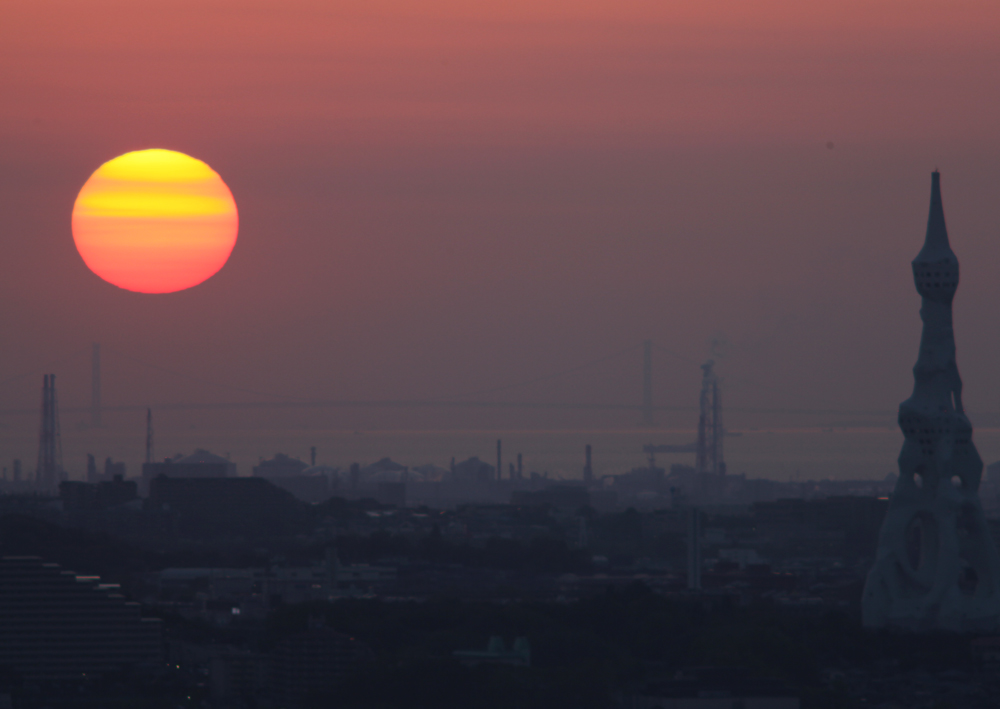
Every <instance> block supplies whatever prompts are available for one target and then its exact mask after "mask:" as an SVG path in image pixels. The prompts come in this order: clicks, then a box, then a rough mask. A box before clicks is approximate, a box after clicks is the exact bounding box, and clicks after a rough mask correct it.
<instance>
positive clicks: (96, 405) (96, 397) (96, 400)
mask: <svg viewBox="0 0 1000 709" xmlns="http://www.w3.org/2000/svg"><path fill="white" fill-rule="evenodd" d="M90 365H91V367H90V425H91V426H93V427H94V428H100V427H101V345H100V344H99V343H97V342H95V343H94V346H93V353H92V355H91V360H90Z"/></svg>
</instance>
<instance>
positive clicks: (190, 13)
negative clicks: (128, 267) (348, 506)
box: [0, 0, 1000, 426]
mask: <svg viewBox="0 0 1000 709" xmlns="http://www.w3.org/2000/svg"><path fill="white" fill-rule="evenodd" d="M998 37H1000V5H998V4H997V3H996V2H993V1H992V0H981V1H979V2H961V1H958V2H950V3H941V2H919V1H917V0H898V1H892V2H880V1H877V0H863V1H854V2H851V1H847V2H845V1H838V2H824V3H815V2H802V1H801V0H781V1H774V2H746V1H745V0H734V1H725V2H715V1H711V0H707V1H702V2H690V0H687V1H683V2H670V1H669V0H655V1H651V2H628V3H620V2H610V1H608V2H581V1H580V0H573V1H569V0H567V1H565V2H562V1H559V2H555V1H546V0H533V1H532V2H526V1H525V2H519V1H510V0H507V1H505V2H502V3H494V2H479V3H471V2H467V1H466V2H458V1H457V0H456V1H447V2H444V1H442V2H412V1H410V0H405V1H404V0H387V1H384V2H379V1H373V0H365V1H364V2H361V1H360V0H358V1H355V2H337V1H336V0H322V1H320V0H316V1H315V2H304V1H296V0H283V1H281V2H277V1H271V2H263V1H260V0H256V1H254V0H240V1H239V2H236V1H235V0H233V1H231V2H230V1H218V0H197V1H194V0H191V1H190V2H179V1H171V0H166V1H164V2H157V3H143V2H134V0H127V1H126V0H122V1H114V2H110V1H107V0H91V1H89V2H86V3H81V2H77V1H75V0H61V1H56V0H32V1H31V2H28V1H26V0H13V1H11V2H5V3H3V4H2V6H0V97H2V100H0V239H2V243H3V244H4V252H3V253H4V278H3V279H0V323H2V332H3V338H2V339H3V341H2V343H0V372H2V374H0V382H2V384H0V395H2V396H3V397H4V400H5V402H6V404H7V406H34V405H35V402H36V400H37V398H38V391H37V390H38V388H39V386H40V383H39V382H38V381H36V379H40V377H41V374H42V372H43V371H47V369H46V366H47V365H46V363H47V362H50V361H55V362H56V363H57V366H56V365H53V366H52V367H51V369H52V371H56V372H58V373H59V374H60V397H61V401H62V402H63V404H64V405H73V404H77V405H80V404H85V403H86V402H87V400H88V397H89V386H90V383H89V379H88V377H89V360H88V352H87V351H86V350H85V348H87V347H89V343H90V342H91V341H100V342H102V343H103V344H104V346H105V347H106V349H107V354H106V356H105V360H106V368H105V394H104V396H105V401H106V402H108V403H147V402H159V401H181V400H200V401H225V400H232V399H234V398H243V399H254V398H260V397H256V396H253V395H242V394H239V393H238V392H232V391H226V390H223V389H221V388H216V387H212V386H208V385H200V384H197V383H194V382H191V381H187V380H182V379H180V378H178V377H174V376H173V375H168V374H165V373H158V372H155V371H152V370H147V369H143V368H141V367H138V366H131V368H130V365H128V364H127V360H126V359H125V355H128V356H129V357H132V358H135V359H137V360H141V361H143V362H148V363H152V364H156V365H159V366H162V367H166V368H169V369H173V370H177V371H180V372H183V373H185V374H188V375H190V376H192V377H198V378H201V379H205V380H214V381H218V382H220V383H225V384H226V385H228V386H232V387H241V388H245V389H252V390H256V391H264V392H280V393H283V394H286V395H288V396H293V397H302V398H309V397H331V398H363V399H378V398H387V397H393V398H410V397H416V398H425V397H443V398H453V397H459V396H463V395H465V394H468V393H469V392H477V391H480V390H485V389H490V388H493V387H502V386H504V385H507V384H510V383H514V382H518V381H522V380H525V379H530V378H532V377H537V376H541V375H545V374H546V373H548V372H552V371H557V370H560V369H563V368H565V367H568V366H572V365H573V364H575V363H578V362H585V361H588V360H592V359H595V358H598V357H601V356H603V355H606V354H610V353H614V352H616V351H618V350H621V349H623V348H625V347H629V346H633V345H635V346H636V347H637V346H638V344H639V342H641V341H642V340H643V339H646V338H651V339H653V340H654V341H655V342H656V343H657V344H659V345H662V346H663V347H667V348H669V349H671V350H673V351H674V352H677V353H678V354H680V355H682V356H683V357H684V358H686V359H687V360H690V361H692V362H700V361H702V360H703V359H704V358H706V357H707V356H708V354H709V343H710V341H711V340H712V338H714V337H721V338H724V339H725V341H726V342H727V343H728V345H727V347H726V348H725V349H726V356H725V358H724V360H723V362H722V364H721V365H720V371H721V372H722V373H723V374H724V376H726V377H727V381H728V385H727V386H728V388H727V404H728V405H730V406H732V407H734V409H735V408H737V407H741V406H743V407H754V406H760V407H778V408H797V407H808V408H823V409H827V408H829V409H844V410H857V409H878V410H892V409H894V408H895V407H896V405H897V404H898V402H899V401H901V400H902V399H904V398H906V397H907V396H908V395H909V392H910V389H911V386H912V378H911V372H910V368H911V367H912V364H913V362H914V361H915V359H916V353H917V344H918V338H919V328H920V321H919V316H918V309H919V298H918V296H917V293H916V291H915V289H914V287H913V284H912V277H911V275H910V268H909V262H910V260H911V259H912V258H913V256H914V255H915V254H916V253H917V251H918V250H919V249H920V245H921V242H922V240H923V234H924V228H925V224H926V216H927V204H928V196H929V189H930V172H931V170H933V169H934V168H940V169H941V172H942V185H943V192H944V203H945V211H946V216H947V220H948V227H949V230H950V234H951V240H952V246H953V248H954V250H955V252H956V253H957V255H958V257H959V259H960V262H961V267H962V281H961V287H960V289H959V292H958V295H957V298H956V302H955V312H956V327H957V338H958V347H959V350H958V353H959V364H960V368H961V371H962V374H963V377H964V379H965V382H966V389H965V391H966V395H965V396H966V404H967V406H968V407H969V409H970V410H971V411H972V412H977V411H979V412H988V411H992V412H998V411H1000V403H997V402H998V393H1000V367H998V366H997V364H996V355H997V353H998V352H1000V327H998V325H1000V317H998V316H1000V278H998V277H997V272H998V265H1000V239H998V236H1000V130H998V126H1000V92H998V90H997V87H998V86H1000V41H997V38H998ZM150 147H162V148H169V149H173V150H178V151H182V152H185V153H187V154H190V155H192V156H194V157H197V158H199V159H201V160H204V161H205V162H207V163H208V164H209V165H210V166H211V167H212V168H213V169H215V170H216V171H217V172H218V173H219V174H220V175H221V176H222V178H223V179H224V180H225V181H226V183H227V184H228V185H229V186H230V188H231V189H232V192H233V195H234V197H235V199H236V203H237V205H238V207H239V210H240V236H239V241H238V242H237V245H236V248H235V250H234V251H233V254H232V257H231V259H230V261H229V263H228V264H227V265H226V266H225V268H223V269H222V271H221V272H220V273H219V274H217V275H216V276H214V277H213V278H211V279H210V280H209V281H207V282H206V283H204V284H202V285H200V286H197V287H196V288H194V289H191V290H189V291H185V292H182V293H178V294H172V295H165V296H163V295H160V296H150V295H142V294H136V293H129V292H125V291H122V290H120V289H117V288H115V287H113V286H111V285H109V284H107V283H105V282H103V281H101V280H100V279H99V278H97V277H96V276H94V275H93V274H92V273H90V271H89V270H88V269H87V268H86V266H85V265H84V263H83V262H82V260H81V259H80V257H79V255H78V254H77V252H76V250H75V248H74V245H73V239H72V235H71V232H70V212H71V209H72V206H73V200H74V199H75V197H76V194H77V192H78V190H79V189H80V187H81V186H82V185H83V183H84V182H85V181H86V179H87V177H88V176H89V175H90V174H91V173H92V172H93V171H94V170H95V169H96V168H97V167H98V166H99V165H101V164H102V163H103V162H105V161H107V160H109V159H111V158H112V157H114V156H116V155H120V154H122V153H125V152H127V151H130V150H137V149H143V148H150ZM114 352H117V353H122V355H121V356H120V357H119V358H118V359H117V360H115V357H117V356H118V355H115V354H113V353H114ZM74 353H77V354H74ZM658 357H659V359H658V360H657V376H656V387H657V393H656V398H657V401H658V402H659V403H665V404H668V403H673V404H681V405H687V404H693V403H694V397H695V395H696V391H697V377H698V372H697V369H696V367H694V366H693V365H692V364H690V363H686V362H685V361H683V360H681V359H679V358H670V357H669V356H667V355H663V356H662V357H660V356H659V355H658ZM115 362H117V364H115ZM25 373H31V374H30V376H28V377H25V378H21V379H15V380H13V381H11V380H10V377H14V376H16V375H20V374H25ZM8 374H9V376H7V375H8ZM36 374H37V376H36ZM640 381H641V380H640V368H639V359H638V350H636V353H635V355H634V356H633V357H632V359H628V358H627V357H626V358H625V359H622V358H618V359H617V360H613V361H611V362H609V363H607V365H600V366H597V367H596V368H593V369H591V370H587V372H582V373H580V374H578V375H572V376H569V377H566V378H562V379H558V380H554V381H552V382H546V383H544V384H542V385H539V386H538V387H535V388H534V389H516V390H511V391H505V392H500V393H497V394H496V395H495V396H496V397H497V398H500V397H508V398H512V399H526V398H535V399H537V400H545V399H548V400H574V401H602V402H636V403H637V402H638V401H639V387H640ZM490 396H494V395H490ZM436 416H439V415H438V414H434V413H431V414H427V415H426V416H425V417H423V418H421V419H420V420H419V421H417V422H416V423H414V422H412V421H409V422H408V424H407V425H426V426H435V425H438V423H439V422H440V421H439V419H438V418H435V417H436ZM507 416H508V418H507V419H505V420H504V421H503V422H502V423H504V424H505V425H515V426H516V425H518V420H517V419H516V417H510V415H507ZM369 420H370V416H369V417H368V419H366V421H369ZM730 420H732V418H731V419H730ZM989 420H992V421H993V423H994V424H996V422H997V421H1000V418H995V419H989ZM386 422H387V424H386V425H391V424H390V423H388V422H389V419H386ZM987 422H988V419H987V417H980V419H979V420H978V421H977V420H976V419H975V417H974V423H977V424H978V425H983V424H984V423H987ZM376 423H377V422H376ZM444 423H446V424H447V425H452V424H453V423H454V421H452V420H449V421H447V422H444ZM444 423H442V425H444ZM467 423H468V425H470V426H477V425H485V424H492V423H495V421H493V420H490V421H486V420H485V419H481V418H479V419H477V418H476V417H475V416H471V417H470V418H469V419H468V421H467ZM554 423H555V424H558V423H559V422H558V421H555V422H554ZM794 424H796V420H794V418H793V419H791V420H790V422H789V425H794ZM344 425H348V426H349V425H351V424H350V422H348V423H346V424H344ZM373 425H374V424H373Z"/></svg>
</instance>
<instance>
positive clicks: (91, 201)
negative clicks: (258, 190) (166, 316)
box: [73, 149, 238, 293]
mask: <svg viewBox="0 0 1000 709" xmlns="http://www.w3.org/2000/svg"><path fill="white" fill-rule="evenodd" d="M237 228H238V217H237V213H236V203H235V202H234V201H233V196H232V194H231V193H230V191H229V188H228V187H226V184H225V183H224V182H223V181H222V178H220V177H219V175H218V174H217V173H216V172H215V171H214V170H213V169H212V168H210V167H209V166H208V165H206V164H205V163H203V162H202V161H201V160H196V159H195V158H192V157H189V156H187V155H185V154H183V153H178V152H175V151H173V150H158V149H154V150H139V151H135V152H131V153H126V154H125V155H121V156H119V157H117V158H115V159H114V160H110V161H108V162H106V163H104V164H103V165H101V166H100V167H99V168H98V169H97V170H96V171H95V172H94V174H93V175H91V176H90V179H89V180H87V182H86V184H85V185H84V186H83V189H81V190H80V194H79V195H78V196H77V198H76V203H75V204H74V205H73V239H74V241H75V242H76V248H77V250H78V251H79V252H80V256H81V257H82V258H83V260H84V262H85V263H86V264H87V266H88V267H89V268H90V270H91V271H93V272H94V273H95V274H97V275H98V276H100V277H101V278H103V279H104V280H106V281H108V282H109V283H112V284H114V285H116V286H118V287H120V288H124V289H126V290H131V291H137V292H140V293H172V292H174V291H179V290H184V289H185V288H191V287H192V286H196V285H198V284H199V283H201V282H203V281H205V280H206V279H208V278H210V277H211V276H213V275H214V274H215V273H217V272H218V271H219V269H221V268H222V267H223V266H224V265H225V263H226V261H227V260H228V259H229V254H230V253H231V252H232V250H233V246H234V245H235V244H236V232H237Z"/></svg>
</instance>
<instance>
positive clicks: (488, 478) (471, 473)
mask: <svg viewBox="0 0 1000 709" xmlns="http://www.w3.org/2000/svg"><path fill="white" fill-rule="evenodd" d="M451 476H452V479H453V480H456V481H464V482H480V483H486V482H492V481H493V480H496V469H495V468H494V467H493V466H492V465H490V464H489V463H485V462H483V461H481V460H479V458H477V457H472V458H469V459H468V460H463V461H462V462H461V463H454V464H453V465H452V466H451Z"/></svg>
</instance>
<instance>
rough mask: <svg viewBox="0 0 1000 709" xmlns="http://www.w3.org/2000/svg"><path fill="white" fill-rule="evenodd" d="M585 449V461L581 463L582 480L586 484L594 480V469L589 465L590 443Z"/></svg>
mask: <svg viewBox="0 0 1000 709" xmlns="http://www.w3.org/2000/svg"><path fill="white" fill-rule="evenodd" d="M584 450H585V451H586V453H585V455H586V461H587V462H586V463H584V465H583V481H584V482H585V483H587V484H588V485H589V484H590V483H592V482H594V469H593V468H592V467H591V466H590V444H589V443H588V444H587V447H586V448H585V449H584Z"/></svg>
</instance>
